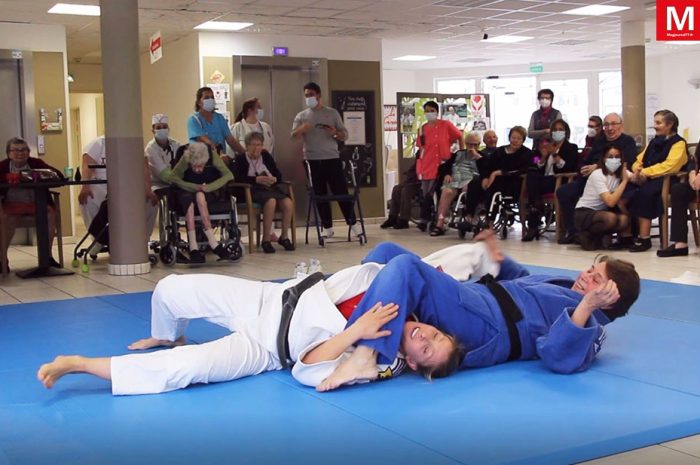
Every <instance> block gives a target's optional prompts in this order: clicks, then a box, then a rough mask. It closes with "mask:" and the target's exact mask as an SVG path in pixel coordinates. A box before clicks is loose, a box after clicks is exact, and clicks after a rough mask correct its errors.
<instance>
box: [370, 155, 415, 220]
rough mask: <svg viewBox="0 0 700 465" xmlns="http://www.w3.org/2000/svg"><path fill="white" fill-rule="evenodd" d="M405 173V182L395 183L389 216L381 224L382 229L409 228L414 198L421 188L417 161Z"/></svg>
mask: <svg viewBox="0 0 700 465" xmlns="http://www.w3.org/2000/svg"><path fill="white" fill-rule="evenodd" d="M403 175H404V180H403V182H400V183H399V184H397V185H395V186H394V188H393V189H392V190H391V200H389V217H388V218H387V219H386V221H385V222H383V223H382V224H381V225H379V227H380V228H382V229H387V228H394V229H408V221H409V220H410V219H411V207H412V206H413V199H414V198H415V197H416V193H417V192H418V189H419V188H420V181H418V177H417V176H416V162H413V163H412V164H411V166H410V167H409V168H408V169H407V170H406V171H405V172H404V173H403Z"/></svg>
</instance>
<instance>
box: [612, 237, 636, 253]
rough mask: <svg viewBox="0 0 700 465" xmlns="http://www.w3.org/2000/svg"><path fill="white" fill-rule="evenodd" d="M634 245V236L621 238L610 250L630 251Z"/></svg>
mask: <svg viewBox="0 0 700 465" xmlns="http://www.w3.org/2000/svg"><path fill="white" fill-rule="evenodd" d="M633 245H634V238H633V237H632V236H624V237H619V238H618V239H617V240H616V241H615V242H613V243H612V244H610V245H609V246H608V250H624V249H629V248H630V247H632V246H633Z"/></svg>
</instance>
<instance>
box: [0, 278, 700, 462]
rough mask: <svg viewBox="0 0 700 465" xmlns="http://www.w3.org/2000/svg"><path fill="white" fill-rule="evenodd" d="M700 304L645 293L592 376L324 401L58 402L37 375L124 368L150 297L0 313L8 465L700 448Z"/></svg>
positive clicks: (0, 447)
mask: <svg viewBox="0 0 700 465" xmlns="http://www.w3.org/2000/svg"><path fill="white" fill-rule="evenodd" d="M529 268H530V269H531V270H532V271H533V272H535V273H537V272H546V273H559V274H573V272H569V271H567V270H553V269H548V268H541V267H529ZM698 295H700V289H699V288H697V287H693V286H685V285H679V284H669V283H663V282H658V281H645V282H644V283H643V286H642V296H641V298H640V300H639V301H638V303H637V304H636V305H635V307H634V309H633V311H632V314H631V315H630V316H628V317H625V318H622V319H620V320H618V321H616V322H615V323H614V324H612V325H610V326H608V337H607V341H606V343H605V345H604V347H603V350H602V351H601V353H600V354H599V357H598V360H597V361H596V363H595V364H594V365H593V367H592V368H591V369H590V370H589V371H587V372H585V373H581V374H576V375H556V374H553V373H551V372H548V371H547V370H546V369H545V368H544V367H543V366H542V365H541V364H540V363H539V362H537V361H532V362H518V363H508V364H504V365H500V366H496V367H491V368H486V369H479V370H471V371H466V372H461V373H458V374H457V375H455V376H452V377H450V378H448V379H443V380H437V381H435V382H433V383H428V382H426V381H425V380H423V379H422V378H420V377H418V376H417V375H413V374H409V375H405V376H402V377H400V378H398V379H395V380H392V381H389V382H382V383H376V384H373V385H371V386H362V387H351V388H347V389H342V390H339V391H335V392H330V393H326V394H319V393H316V392H315V391H314V390H313V389H310V388H306V387H303V386H301V385H299V384H297V383H296V382H295V381H294V379H293V378H292V377H291V376H290V375H289V373H287V372H273V373H265V374H263V375H259V376H255V377H250V378H245V379H241V380H237V381H234V382H230V383H220V384H212V385H207V386H204V385H198V386H191V387H190V388H187V389H184V390H181V391H177V392H172V393H168V394H161V395H147V396H132V397H113V396H112V395H111V391H110V388H109V384H108V383H107V382H106V381H102V380H99V379H96V378H93V377H89V376H86V375H72V376H66V377H65V378H63V379H62V380H61V381H60V382H59V383H58V385H57V386H56V387H55V388H54V389H53V390H50V391H48V390H45V389H44V388H43V387H42V386H41V384H40V383H39V382H38V381H37V380H36V378H35V373H36V370H37V368H38V367H39V365H40V364H41V363H44V362H46V361H49V360H51V359H53V357H54V356H55V355H57V354H67V353H79V354H85V355H93V356H105V355H118V354H123V353H126V352H127V350H126V345H127V344H128V343H129V342H131V341H133V340H135V339H137V338H140V337H144V336H145V335H147V334H148V332H149V319H150V293H138V294H126V295H114V296H105V297H96V298H84V299H76V300H63V301H57V302H43V303H35V304H23V305H8V306H3V307H0V465H24V464H31V465H34V464H48V463H51V464H54V465H63V464H71V465H75V464H105V465H111V464H120V465H124V464H143V463H150V462H155V461H158V462H161V463H168V464H172V465H176V464H192V463H201V464H209V463H217V464H218V463H241V464H277V463H284V464H305V465H306V464H327V463H333V464H352V465H357V464H363V465H364V464H388V463H401V464H430V465H433V464H435V465H439V464H482V465H489V464H559V463H561V464H568V463H573V462H578V461H583V460H589V459H593V458H597V457H601V456H605V455H609V454H614V453H618V452H622V451H625V450H629V449H634V448H638V447H643V446H647V445H651V444H656V443H659V442H664V441H668V440H672V439H676V438H679V437H683V436H688V435H691V434H698V433H700V370H698V369H697V360H699V359H700V344H698V343H697V341H698V340H700V310H699V309H698V305H697V303H696V301H697V297H698ZM224 334H226V330H223V329H222V328H219V327H216V326H214V325H210V324H208V323H206V322H196V323H194V324H192V325H191V326H190V328H189V329H188V339H189V341H190V342H193V343H197V342H204V341H206V340H211V339H214V338H217V337H220V336H222V335H224Z"/></svg>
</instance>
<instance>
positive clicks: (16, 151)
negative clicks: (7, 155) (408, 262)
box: [10, 147, 29, 153]
mask: <svg viewBox="0 0 700 465" xmlns="http://www.w3.org/2000/svg"><path fill="white" fill-rule="evenodd" d="M10 152H13V153H29V149H28V148H27V147H24V148H21V149H10Z"/></svg>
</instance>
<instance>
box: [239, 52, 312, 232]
mask: <svg viewBox="0 0 700 465" xmlns="http://www.w3.org/2000/svg"><path fill="white" fill-rule="evenodd" d="M271 60H274V59H271ZM313 80H318V72H317V71H316V69H314V68H313V67H304V66H298V67H297V66H283V65H279V64H276V63H270V64H254V65H247V64H245V62H244V63H243V64H242V65H241V97H242V99H243V100H245V99H248V98H251V97H258V98H259V99H260V100H261V102H262V105H263V108H264V109H265V116H264V118H263V120H264V121H265V122H267V123H269V124H270V126H272V132H273V133H274V135H275V149H274V157H275V163H277V166H278V167H279V169H280V171H281V172H282V175H283V177H284V180H286V181H290V182H291V183H292V184H293V189H294V197H295V200H296V218H297V224H298V225H301V224H303V223H304V221H305V220H306V213H307V208H308V199H307V194H306V176H305V174H304V168H303V165H302V160H303V152H302V143H301V141H300V140H294V139H292V138H291V135H290V134H291V131H292V123H293V121H294V117H295V116H296V115H297V113H299V112H300V111H301V110H303V109H304V94H303V88H304V84H306V83H307V82H309V81H313ZM241 102H242V101H241ZM236 111H240V105H238V108H237V109H236Z"/></svg>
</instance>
